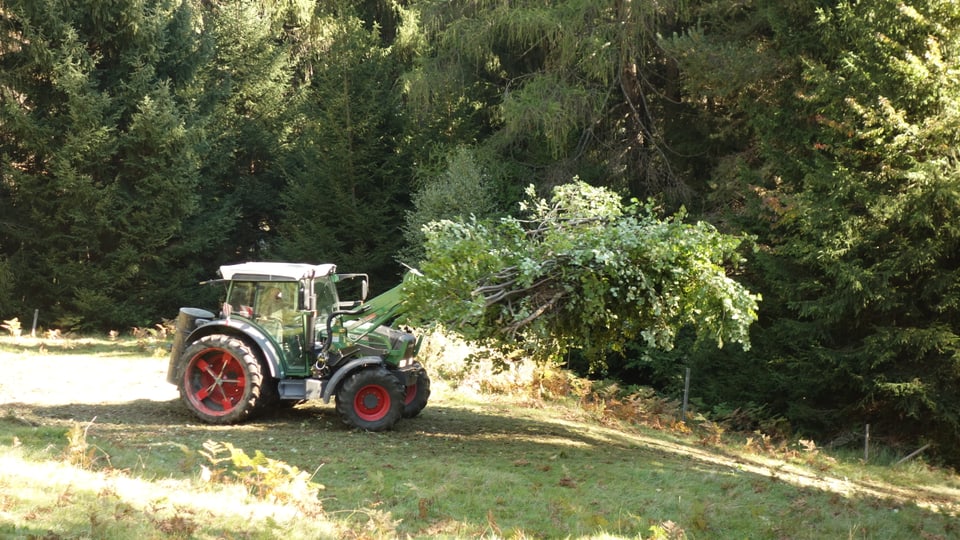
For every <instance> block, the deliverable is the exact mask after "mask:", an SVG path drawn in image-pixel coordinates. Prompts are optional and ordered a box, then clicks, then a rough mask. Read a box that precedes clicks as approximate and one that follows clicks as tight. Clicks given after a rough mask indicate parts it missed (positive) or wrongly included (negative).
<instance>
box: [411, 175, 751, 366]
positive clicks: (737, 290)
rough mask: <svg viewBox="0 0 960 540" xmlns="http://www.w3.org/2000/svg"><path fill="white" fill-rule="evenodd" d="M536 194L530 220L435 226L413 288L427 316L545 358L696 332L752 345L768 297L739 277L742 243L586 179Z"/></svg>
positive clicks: (668, 341) (594, 353) (660, 342)
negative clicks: (662, 215) (659, 213)
mask: <svg viewBox="0 0 960 540" xmlns="http://www.w3.org/2000/svg"><path fill="white" fill-rule="evenodd" d="M528 196H529V199H528V200H527V201H525V202H524V203H523V204H522V205H521V209H522V210H523V211H524V212H525V213H527V214H528V215H527V216H524V217H523V219H518V218H513V217H508V218H502V219H500V220H499V221H490V220H487V221H481V220H477V219H475V218H474V219H471V220H468V221H439V222H434V223H431V224H429V225H427V226H426V227H425V228H424V232H425V235H426V239H427V240H426V244H425V252H426V257H425V259H424V260H423V261H422V263H421V270H422V272H423V276H422V277H419V278H416V279H411V280H409V281H408V282H407V291H408V292H409V294H410V301H411V302H412V303H413V304H414V306H415V307H416V312H417V313H418V315H419V317H420V318H421V319H423V320H427V321H431V320H432V321H440V322H442V323H444V324H446V325H448V326H453V327H454V328H456V329H457V330H458V331H460V333H462V334H463V335H464V337H466V338H467V339H470V340H473V341H475V342H480V343H483V344H486V345H491V346H494V347H498V348H505V349H509V348H517V347H520V348H524V349H527V350H528V352H529V354H530V355H532V356H533V357H535V358H539V359H549V358H551V357H555V356H556V355H558V354H562V353H563V352H564V351H566V350H568V349H571V348H577V349H581V350H583V351H584V352H585V353H586V354H587V355H588V356H590V357H592V358H602V357H603V356H604V355H605V354H607V353H608V352H610V351H621V350H623V348H624V347H625V346H626V345H627V344H628V343H629V342H633V341H644V342H646V344H647V345H648V346H651V347H659V348H663V349H669V348H671V347H672V346H673V339H674V337H675V335H676V333H677V332H678V331H679V329H680V328H683V327H687V326H690V327H692V328H694V329H695V330H696V331H697V334H698V336H699V337H700V338H701V339H711V340H714V341H716V343H717V344H718V345H719V346H722V345H723V344H724V343H725V342H728V341H734V342H739V343H741V344H743V346H744V347H749V345H750V342H749V326H750V324H751V323H752V322H753V321H754V320H756V309H757V301H758V300H759V296H758V295H754V294H751V293H750V292H749V291H747V290H746V289H745V288H744V287H743V286H741V285H740V284H739V283H737V282H736V281H734V280H733V279H732V278H730V277H729V276H728V275H727V268H735V267H736V266H737V265H738V264H739V263H740V262H741V260H740V257H739V256H738V254H737V248H738V247H739V244H740V239H739V238H736V237H732V236H728V235H723V234H721V233H719V232H718V231H717V230H716V229H715V228H714V227H712V226H711V225H709V224H706V223H702V222H701V223H695V224H687V223H684V222H683V218H684V217H685V215H684V214H683V213H680V214H678V215H676V216H673V217H671V218H666V219H658V218H657V217H656V215H655V212H654V209H653V208H652V207H651V206H650V205H640V204H638V203H633V204H631V205H629V206H624V205H623V204H622V203H621V201H620V199H619V197H617V196H616V194H614V193H612V192H610V191H607V190H604V189H601V188H594V187H591V186H589V185H587V184H585V183H583V182H575V183H572V184H567V185H564V186H559V187H557V188H555V190H554V192H553V196H552V198H551V199H550V200H549V201H548V200H545V199H537V198H536V197H535V194H534V192H533V190H532V188H531V189H530V190H528Z"/></svg>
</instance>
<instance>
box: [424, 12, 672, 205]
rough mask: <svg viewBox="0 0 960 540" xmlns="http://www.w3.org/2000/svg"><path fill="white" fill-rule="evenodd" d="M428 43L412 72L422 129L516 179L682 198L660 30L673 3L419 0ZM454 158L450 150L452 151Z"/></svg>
mask: <svg viewBox="0 0 960 540" xmlns="http://www.w3.org/2000/svg"><path fill="white" fill-rule="evenodd" d="M411 6H412V8H413V9H414V10H415V12H416V13H417V14H418V17H419V21H420V24H421V27H422V28H423V29H424V33H425V35H426V38H427V44H428V47H429V48H428V49H427V50H426V53H427V54H425V55H424V56H423V57H422V58H421V59H420V60H419V62H418V65H417V69H415V70H413V71H412V72H411V73H410V74H409V75H408V78H407V88H408V92H407V93H408V99H409V102H410V103H411V104H413V105H414V107H415V109H414V110H415V111H417V112H418V113H419V114H421V115H422V118H423V122H422V125H423V128H424V130H425V133H426V134H427V135H426V136H425V138H427V139H430V140H433V141H449V142H450V143H451V146H454V147H456V146H459V145H462V144H464V143H467V142H469V143H473V144H477V145H480V146H483V147H485V148H486V149H487V150H486V151H484V152H481V153H480V154H478V155H484V156H492V157H491V158H490V159H489V160H488V162H487V163H485V164H484V165H486V166H488V169H489V170H490V171H491V173H492V174H495V175H497V176H499V177H504V178H506V179H507V182H509V183H512V184H513V185H514V186H515V189H514V191H513V195H514V196H515V197H516V198H517V199H519V195H520V192H521V191H522V189H523V187H524V186H526V185H527V184H528V183H530V182H531V181H536V182H537V183H538V184H541V185H543V186H545V187H549V186H553V185H557V184H561V183H565V182H568V181H570V180H571V179H572V178H573V177H574V176H579V177H580V178H581V179H583V180H586V181H589V182H592V183H598V184H603V185H606V186H611V187H614V188H616V189H621V190H627V191H629V192H631V193H632V194H633V195H640V196H647V195H658V196H659V195H661V194H663V193H667V194H668V196H669V198H670V199H671V200H674V201H676V200H680V199H682V198H683V197H684V196H685V195H686V194H687V192H688V190H689V189H690V186H688V185H687V183H686V181H685V179H684V175H683V174H682V171H677V170H674V169H673V167H672V166H671V152H672V151H673V150H672V149H671V148H670V147H669V146H668V145H667V143H666V139H665V132H666V130H667V129H668V127H669V126H668V125H667V124H666V123H665V117H666V110H667V109H668V108H669V107H670V106H671V99H672V98H673V97H674V96H673V94H675V91H676V90H675V89H676V87H677V72H676V69H675V66H674V65H673V64H672V63H671V62H670V61H669V59H668V58H667V57H665V56H664V55H662V54H661V51H660V49H659V47H658V43H657V39H656V37H657V34H658V32H663V31H666V32H668V33H669V30H670V28H671V27H672V25H673V24H674V23H675V22H676V17H677V13H676V7H675V3H674V2H631V1H629V0H600V1H598V0H559V1H555V2H542V1H533V0H515V1H510V2H502V1H489V0H457V1H453V2H449V1H446V0H442V1H441V0H418V1H415V2H411ZM444 159H445V158H444Z"/></svg>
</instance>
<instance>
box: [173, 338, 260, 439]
mask: <svg viewBox="0 0 960 540" xmlns="http://www.w3.org/2000/svg"><path fill="white" fill-rule="evenodd" d="M183 358H184V369H183V373H182V374H181V376H180V382H179V384H178V390H180V399H181V400H182V401H183V403H184V404H186V406H187V408H189V409H190V410H191V411H193V414H194V415H196V416H197V418H199V419H201V420H203V421H204V422H207V423H209V424H234V423H237V422H241V421H243V420H246V419H247V418H248V417H250V415H251V414H253V412H254V410H255V409H256V408H257V405H258V404H259V402H260V398H261V392H262V384H263V373H262V371H261V367H260V362H258V361H257V358H256V356H255V355H254V353H253V351H251V350H250V347H249V346H247V345H246V344H245V343H244V342H243V341H241V340H239V339H237V338H235V337H231V336H226V335H219V334H214V335H210V336H204V337H202V338H200V339H198V340H197V341H195V342H194V343H193V344H191V345H190V346H189V347H187V349H186V350H185V351H183Z"/></svg>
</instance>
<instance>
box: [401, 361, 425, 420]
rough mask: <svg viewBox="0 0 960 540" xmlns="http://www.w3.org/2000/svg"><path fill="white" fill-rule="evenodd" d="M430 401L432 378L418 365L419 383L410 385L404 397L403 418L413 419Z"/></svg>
mask: <svg viewBox="0 0 960 540" xmlns="http://www.w3.org/2000/svg"><path fill="white" fill-rule="evenodd" d="M429 399H430V377H429V376H428V375H427V370H425V369H423V366H421V365H419V364H417V382H415V383H413V384H408V385H407V388H406V390H405V391H404V395H403V417H404V418H413V417H414V416H417V415H418V414H420V411H422V410H423V408H424V407H426V406H427V400H429Z"/></svg>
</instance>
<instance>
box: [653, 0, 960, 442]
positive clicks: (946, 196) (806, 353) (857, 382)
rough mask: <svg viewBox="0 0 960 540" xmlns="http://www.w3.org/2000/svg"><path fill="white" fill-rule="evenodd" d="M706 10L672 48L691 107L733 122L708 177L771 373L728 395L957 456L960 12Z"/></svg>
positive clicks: (881, 6)
mask: <svg viewBox="0 0 960 540" xmlns="http://www.w3.org/2000/svg"><path fill="white" fill-rule="evenodd" d="M705 4H706V7H705V8H704V9H705V10H706V11H704V12H703V15H709V16H705V17H704V18H703V19H700V21H701V25H700V26H698V27H697V28H694V29H691V30H690V31H689V32H688V33H687V34H686V36H685V37H683V38H680V39H677V40H674V42H673V44H672V45H671V47H672V51H673V52H674V53H675V54H676V55H677V57H678V58H680V63H681V65H682V66H683V68H684V69H685V70H686V71H685V73H686V79H685V80H686V81H687V82H688V85H687V87H686V91H687V92H689V94H688V96H687V97H688V100H689V101H690V102H691V103H693V102H697V103H710V104H712V105H713V106H714V109H713V110H707V109H703V110H702V112H703V113H705V116H706V117H708V118H711V117H712V118H714V121H716V119H717V118H721V117H722V118H727V119H733V121H731V122H728V123H727V125H728V127H729V128H732V129H728V130H727V131H726V132H724V136H732V135H735V134H736V138H739V142H738V143H736V144H739V146H740V148H739V151H738V152H736V153H729V154H728V155H727V157H726V160H725V161H721V162H720V165H718V167H717V168H716V174H715V182H716V184H717V185H718V186H725V189H724V190H723V191H722V194H723V195H725V196H730V195H735V196H736V200H735V201H730V199H728V201H730V202H736V208H738V209H739V218H738V216H737V215H735V214H732V213H730V214H728V215H729V216H730V219H732V220H736V222H737V223H742V224H744V225H745V226H746V227H749V228H750V230H752V231H753V232H755V233H756V234H757V235H758V242H759V244H760V247H761V249H760V250H758V253H757V255H756V257H755V259H756V261H757V263H758V267H757V268H758V270H759V273H758V274H757V275H756V278H757V279H758V283H762V284H761V285H756V286H755V287H756V288H757V289H759V290H760V291H762V292H763V294H764V296H765V298H766V301H765V302H764V305H763V307H762V311H761V314H760V320H761V321H762V323H761V326H760V328H758V331H757V332H756V334H755V336H754V339H753V341H754V343H755V344H756V345H757V355H759V356H760V357H761V358H766V359H767V360H768V363H767V364H766V366H767V368H768V372H767V376H764V377H756V376H755V375H754V376H752V377H750V379H752V380H753V381H757V382H759V384H757V385H753V384H752V383H751V382H749V381H746V379H743V381H744V382H745V384H744V385H743V386H739V387H737V389H738V391H740V392H741V393H746V394H750V395H751V396H752V397H754V398H756V399H758V401H760V402H766V403H769V404H771V406H772V407H773V408H774V409H775V411H776V413H778V414H786V415H788V417H789V418H790V419H791V420H792V421H793V422H795V423H796V424H797V425H800V426H802V427H804V428H806V429H811V428H816V429H820V430H822V431H828V430H831V429H834V430H835V429H844V428H847V429H849V428H851V427H852V426H862V424H863V423H864V422H868V423H871V424H873V425H874V426H875V429H877V430H881V431H882V432H886V433H896V434H898V435H900V436H904V435H912V436H916V437H919V438H926V439H928V440H933V441H935V442H938V443H939V448H940V450H941V451H942V452H943V453H944V454H945V455H949V457H950V458H951V459H954V460H956V459H960V454H958V453H957V452H956V450H955V449H956V448H957V444H956V443H957V441H958V440H960V412H958V411H960V400H958V398H957V396H958V395H960V394H958V392H957V390H958V389H960V348H958V346H957V344H958V343H960V340H958V333H957V332H958V330H957V328H958V327H957V323H958V317H960V311H958V309H957V306H958V296H957V287H956V283H957V278H958V277H960V274H958V272H960V266H958V259H957V247H958V244H960V229H958V228H957V226H956V223H957V219H958V218H960V169H958V166H957V163H956V159H955V149H954V147H955V145H956V141H957V140H958V138H960V130H958V126H960V122H958V119H960V118H958V112H957V107H956V102H957V99H960V86H958V81H957V78H956V77H955V75H954V74H955V73H956V69H957V66H958V65H960V57H958V56H957V53H958V51H960V47H958V46H960V33H958V32H957V31H956V28H957V23H958V22H960V9H958V7H957V5H956V4H955V3H949V2H935V1H929V2H911V3H910V5H906V4H904V3H902V2H896V1H879V2H838V3H835V4H832V5H830V6H823V5H822V3H819V2H796V3H790V4H782V3H778V2H767V3H759V4H757V6H756V7H755V8H754V9H743V10H724V9H723V8H724V6H727V7H728V5H727V3H725V2H708V3H705ZM712 17H717V18H714V19H712ZM786 21H790V22H789V23H787V22H786ZM748 29H749V31H744V30H748ZM738 30H739V32H738ZM762 74H763V75H764V76H761V75H762ZM750 81H752V83H751V82H750ZM718 113H720V114H721V115H722V116H720V115H718ZM736 130H739V131H736ZM745 135H746V137H744V136H745ZM729 140H731V141H733V140H735V139H734V138H731V139H729ZM717 195H718V197H720V196H721V193H717ZM731 207H732V205H731ZM763 321H765V322H763ZM757 355H751V358H750V359H747V358H742V360H743V361H744V364H746V363H751V361H755V359H756V357H757ZM730 360H731V359H730V358H726V359H725V361H730ZM734 363H735V364H737V365H744V364H741V363H739V362H736V361H734ZM756 369H757V367H754V370H756ZM753 373H754V374H756V371H753ZM762 386H765V388H761V387H762ZM727 396H728V397H732V396H730V394H729V393H727Z"/></svg>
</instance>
